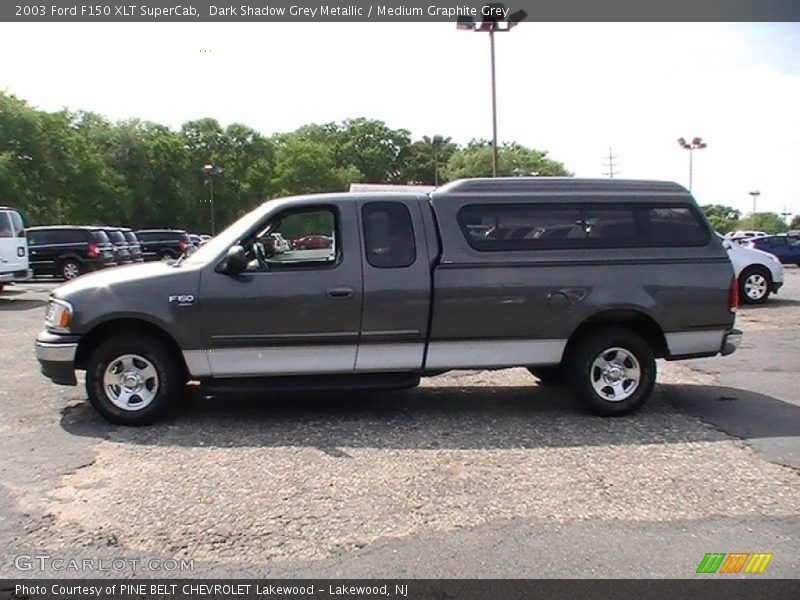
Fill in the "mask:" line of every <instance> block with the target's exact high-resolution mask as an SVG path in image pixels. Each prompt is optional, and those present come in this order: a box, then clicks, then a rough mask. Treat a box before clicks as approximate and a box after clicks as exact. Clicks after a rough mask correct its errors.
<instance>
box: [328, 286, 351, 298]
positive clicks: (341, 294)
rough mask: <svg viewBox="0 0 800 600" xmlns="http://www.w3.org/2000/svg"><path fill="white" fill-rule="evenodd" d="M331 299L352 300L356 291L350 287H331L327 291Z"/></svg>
mask: <svg viewBox="0 0 800 600" xmlns="http://www.w3.org/2000/svg"><path fill="white" fill-rule="evenodd" d="M327 293H328V296H329V297H331V298H352V297H353V295H354V294H355V293H356V291H355V290H354V289H353V288H351V287H346V286H343V287H332V288H328V290H327Z"/></svg>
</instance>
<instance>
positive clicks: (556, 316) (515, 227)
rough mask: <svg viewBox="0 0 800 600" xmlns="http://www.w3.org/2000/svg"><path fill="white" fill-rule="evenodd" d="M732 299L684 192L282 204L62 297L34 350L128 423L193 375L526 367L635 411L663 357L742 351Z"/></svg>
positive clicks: (535, 192) (656, 186)
mask: <svg viewBox="0 0 800 600" xmlns="http://www.w3.org/2000/svg"><path fill="white" fill-rule="evenodd" d="M620 198H624V201H622V202H621V201H620ZM479 225H481V226H485V227H477V226H479ZM310 230H313V231H312V233H313V234H314V235H316V236H326V237H329V238H330V239H331V240H332V243H331V244H330V247H329V248H328V251H327V252H325V251H322V250H317V251H314V252H286V253H283V254H277V255H275V256H273V257H268V256H266V255H265V253H264V251H263V247H262V242H261V240H263V239H264V238H265V236H267V235H269V233H273V232H277V233H281V234H282V235H283V236H284V237H286V236H287V235H289V232H295V231H310ZM551 230H552V231H558V232H559V233H558V235H557V236H550V235H548V232H549V231H551ZM518 234H522V235H518ZM290 237H291V236H290ZM340 238H341V239H340ZM737 291H738V287H737V282H736V279H735V278H734V273H733V269H732V267H731V261H730V260H729V259H728V256H727V254H726V251H725V249H724V248H723V245H722V243H721V242H720V240H719V239H718V238H717V237H716V236H715V235H713V234H712V232H711V231H710V230H709V227H708V222H707V221H706V219H705V218H704V217H703V215H702V213H701V212H700V210H699V209H698V207H697V204H696V203H695V201H694V200H693V199H692V197H691V195H690V194H689V192H687V191H686V190H685V189H684V188H683V187H681V186H680V185H678V184H674V183H667V182H646V181H624V180H616V179H603V180H599V179H598V180H581V179H571V178H563V179H562V178H496V179H474V180H461V181H455V182H452V183H449V184H447V185H445V186H443V187H441V188H439V189H437V190H436V191H434V192H431V193H429V194H422V193H412V192H406V193H391V194H381V193H374V194H370V195H367V194H360V195H351V194H322V195H308V196H298V197H294V198H285V199H273V200H270V201H269V202H266V203H265V204H263V205H262V206H260V207H259V208H257V209H255V210H254V211H253V212H251V213H249V214H247V215H245V216H243V217H242V218H241V219H239V220H238V221H236V222H235V223H234V224H233V225H231V226H230V227H229V228H228V229H226V230H225V231H224V232H222V233H220V234H219V235H217V236H216V237H215V238H214V239H213V240H212V241H210V242H209V243H207V244H205V245H204V246H203V247H202V248H200V249H198V250H197V251H196V252H195V253H194V254H192V255H191V256H189V257H188V258H186V259H185V260H183V261H182V262H180V263H178V264H177V265H166V264H163V265H138V266H132V267H129V268H126V269H124V270H122V271H117V272H115V273H113V274H110V273H109V274H104V273H98V274H96V275H92V276H89V277H84V278H82V279H80V280H78V281H75V282H72V283H69V284H67V285H64V286H61V287H60V288H58V289H56V290H54V292H53V293H52V295H51V297H50V302H49V308H48V312H47V317H46V319H45V327H46V329H45V331H43V332H42V333H40V334H39V336H38V338H37V340H36V354H37V357H38V359H39V362H40V364H41V368H42V371H43V373H44V374H45V375H46V376H47V377H49V378H50V379H51V380H52V381H54V382H56V383H59V384H65V385H76V384H77V379H76V376H75V370H76V369H79V370H85V371H86V390H87V394H88V396H89V400H90V402H91V403H92V406H93V407H94V408H95V409H96V410H97V411H98V412H99V413H100V414H101V415H103V416H104V417H105V418H106V419H108V420H110V421H112V422H115V423H121V424H127V425H136V424H143V423H149V422H152V421H153V420H155V419H157V418H158V417H159V416H160V415H161V414H163V411H164V410H165V409H166V408H167V407H168V406H169V404H170V403H171V402H173V401H174V400H175V399H176V398H177V397H179V396H180V395H181V394H182V393H183V387H184V385H185V383H186V382H187V381H188V380H190V379H193V380H199V381H201V384H202V385H203V386H204V387H205V388H206V389H207V390H209V391H210V392H211V393H216V394H219V393H222V392H225V391H226V390H228V391H230V390H231V389H234V388H235V389H247V388H249V389H253V390H263V389H272V390H276V389H287V388H289V389H292V388H294V389H297V388H303V387H307V386H313V387H315V388H319V387H340V388H341V387H412V386H415V385H417V384H418V383H419V380H420V377H422V376H430V375H435V374H438V373H442V372H445V371H448V370H451V369H485V368H488V369H494V368H504V367H515V366H524V367H527V368H529V369H530V370H531V372H532V373H533V374H534V375H536V377H538V378H539V379H540V380H542V381H551V382H563V383H565V384H569V385H571V386H572V388H573V390H574V392H575V394H576V395H577V396H578V397H579V398H580V399H581V400H582V402H583V403H584V404H585V406H586V407H587V409H589V410H590V411H592V412H595V413H597V414H602V415H623V414H628V413H631V412H633V411H635V410H637V409H638V408H639V407H641V406H642V405H643V404H644V402H645V401H646V400H647V398H648V397H649V396H650V394H651V392H652V390H653V386H654V384H655V379H656V362H655V361H656V358H665V359H667V360H679V359H684V358H694V357H701V356H715V355H718V354H723V355H725V354H730V353H731V352H733V351H734V350H735V349H736V348H737V346H738V345H739V343H740V341H741V332H740V331H738V330H736V329H734V327H733V326H734V318H735V311H736V307H737ZM201 309H202V310H201ZM487 400H489V398H488V397H487Z"/></svg>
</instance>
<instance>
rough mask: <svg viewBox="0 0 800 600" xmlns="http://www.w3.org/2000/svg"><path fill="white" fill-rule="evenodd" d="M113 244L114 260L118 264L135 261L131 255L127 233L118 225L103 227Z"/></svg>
mask: <svg viewBox="0 0 800 600" xmlns="http://www.w3.org/2000/svg"><path fill="white" fill-rule="evenodd" d="M103 231H105V232H106V235H107V236H108V239H109V240H110V241H111V245H112V246H113V247H114V260H115V261H116V263H117V264H118V265H126V264H128V263H131V262H133V256H131V249H130V243H129V242H128V239H127V238H126V237H125V234H124V233H123V232H122V230H121V229H119V228H118V227H103Z"/></svg>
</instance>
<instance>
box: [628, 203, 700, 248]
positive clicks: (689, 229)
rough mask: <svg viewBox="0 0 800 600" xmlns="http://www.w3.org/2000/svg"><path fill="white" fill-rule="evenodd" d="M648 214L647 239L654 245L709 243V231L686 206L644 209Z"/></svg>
mask: <svg viewBox="0 0 800 600" xmlns="http://www.w3.org/2000/svg"><path fill="white" fill-rule="evenodd" d="M642 212H645V213H646V214H647V217H646V219H645V221H646V223H647V231H646V237H647V239H648V240H649V242H650V243H651V244H653V245H658V244H659V243H668V244H670V245H675V246H697V245H702V244H705V243H706V242H708V237H709V236H708V230H707V229H706V226H705V224H704V223H703V222H702V221H701V220H700V219H699V217H698V216H697V214H695V213H694V212H693V211H692V210H690V209H689V208H687V207H685V206H674V207H659V208H650V209H642Z"/></svg>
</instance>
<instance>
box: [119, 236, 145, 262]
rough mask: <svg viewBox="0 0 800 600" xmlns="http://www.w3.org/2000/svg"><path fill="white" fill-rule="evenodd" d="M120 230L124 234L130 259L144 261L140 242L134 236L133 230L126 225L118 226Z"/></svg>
mask: <svg viewBox="0 0 800 600" xmlns="http://www.w3.org/2000/svg"><path fill="white" fill-rule="evenodd" d="M120 231H121V232H122V234H123V235H124V236H125V240H126V241H127V242H128V250H129V251H130V253H131V259H132V261H133V262H144V255H143V254H142V244H141V243H140V242H139V238H137V237H136V234H135V233H134V232H133V230H132V229H130V228H128V227H120Z"/></svg>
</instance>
